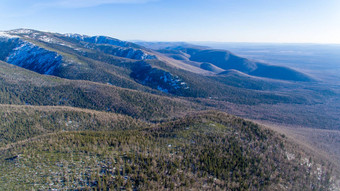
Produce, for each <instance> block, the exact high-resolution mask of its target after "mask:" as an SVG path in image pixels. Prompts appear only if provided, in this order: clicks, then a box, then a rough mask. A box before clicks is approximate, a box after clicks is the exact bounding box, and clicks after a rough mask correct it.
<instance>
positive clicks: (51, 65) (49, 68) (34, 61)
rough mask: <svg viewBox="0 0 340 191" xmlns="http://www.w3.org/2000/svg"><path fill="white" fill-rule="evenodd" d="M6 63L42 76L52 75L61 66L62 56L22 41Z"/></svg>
mask: <svg viewBox="0 0 340 191" xmlns="http://www.w3.org/2000/svg"><path fill="white" fill-rule="evenodd" d="M6 62H8V63H10V64H13V65H16V66H20V67H23V68H26V69H29V70H33V71H35V72H38V73H40V74H48V75H51V74H53V72H54V71H55V69H56V68H57V67H58V66H60V65H61V63H62V56H61V55H59V54H57V53H56V52H52V51H49V50H46V49H43V48H41V47H38V46H36V45H34V44H32V43H29V42H26V41H22V42H21V43H20V44H19V46H18V47H16V48H15V49H13V51H12V52H11V53H10V54H9V56H8V57H7V58H6Z"/></svg>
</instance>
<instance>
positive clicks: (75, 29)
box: [0, 0, 340, 44]
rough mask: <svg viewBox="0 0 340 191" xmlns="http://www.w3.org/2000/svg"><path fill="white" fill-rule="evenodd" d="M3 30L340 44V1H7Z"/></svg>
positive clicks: (131, 37) (1, 15) (0, 19)
mask: <svg viewBox="0 0 340 191" xmlns="http://www.w3.org/2000/svg"><path fill="white" fill-rule="evenodd" d="M0 9H1V10H2V11H1V12H0V28H1V29H2V30H10V29H16V28H30V29H37V30H42V31H51V32H59V33H80V34H87V35H106V36H111V37H114V38H118V39H122V40H143V41H171V42H173V41H176V42H178V41H184V42H202V41H203V42H207V41H208V42H247V43H316V44H340V35H338V34H340V13H339V11H338V10H339V9H340V2H339V1H337V0H325V1H318V0H301V1H293V0H287V1H269V0H253V1H237V0H225V1H221V0H210V1H209V0H184V1H183V0H182V1H179V0H100V1H98V0H97V1H95V0H84V1H79V0H49V1H44V0H30V1H23V0H4V1H1V2H0Z"/></svg>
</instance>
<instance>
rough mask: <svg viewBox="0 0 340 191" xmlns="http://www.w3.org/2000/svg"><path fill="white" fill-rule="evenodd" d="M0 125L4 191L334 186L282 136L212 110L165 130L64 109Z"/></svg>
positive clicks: (25, 113)
mask: <svg viewBox="0 0 340 191" xmlns="http://www.w3.org/2000/svg"><path fill="white" fill-rule="evenodd" d="M1 116H2V117H4V116H5V117H7V118H8V120H6V122H5V121H4V120H1V135H2V137H3V138H4V139H2V140H1V145H2V147H1V148H0V149H1V154H0V161H1V162H0V177H1V178H0V189H2V190H30V189H32V188H33V189H36V190H50V189H58V190H89V189H99V190H107V189H112V190H114V189H116V190H136V189H137V190H178V189H179V190H187V189H199V190H211V189H213V190H219V189H220V190H330V189H332V188H333V187H335V186H336V181H335V180H337V178H338V177H336V173H337V172H336V171H334V170H333V167H332V165H331V164H329V163H327V162H324V161H322V160H320V158H319V157H318V156H312V155H310V154H307V152H305V151H303V150H302V149H301V148H299V147H298V146H297V145H294V144H292V143H290V141H289V140H288V139H287V138H286V137H285V136H283V135H279V134H277V133H275V132H273V131H271V130H269V129H266V128H264V127H261V126H259V125H257V124H254V123H252V122H248V121H245V120H243V119H241V118H237V117H234V116H232V115H227V114H225V113H222V112H217V111H205V112H199V113H192V114H189V115H187V116H185V117H182V118H179V119H176V120H173V121H169V122H166V123H161V124H147V123H145V122H141V121H138V120H135V119H133V118H131V117H127V116H122V115H114V114H110V113H100V112H97V111H92V110H83V109H75V108H66V107H42V106H39V107H31V106H7V105H6V106H1ZM39 117H40V119H41V120H35V119H36V118H39ZM21 130H22V131H21ZM11 131H12V132H14V131H16V132H17V133H12V132H11ZM18 132H23V133H18ZM42 132H44V133H42ZM28 137H29V138H28ZM19 140H20V141H19ZM4 143H7V144H5V146H4ZM9 143H10V144H9Z"/></svg>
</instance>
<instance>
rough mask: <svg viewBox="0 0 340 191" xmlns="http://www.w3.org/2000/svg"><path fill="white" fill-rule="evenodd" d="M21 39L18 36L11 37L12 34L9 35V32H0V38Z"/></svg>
mask: <svg viewBox="0 0 340 191" xmlns="http://www.w3.org/2000/svg"><path fill="white" fill-rule="evenodd" d="M1 37H2V38H19V37H18V36H16V35H11V34H8V33H7V32H4V31H0V38H1Z"/></svg>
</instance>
